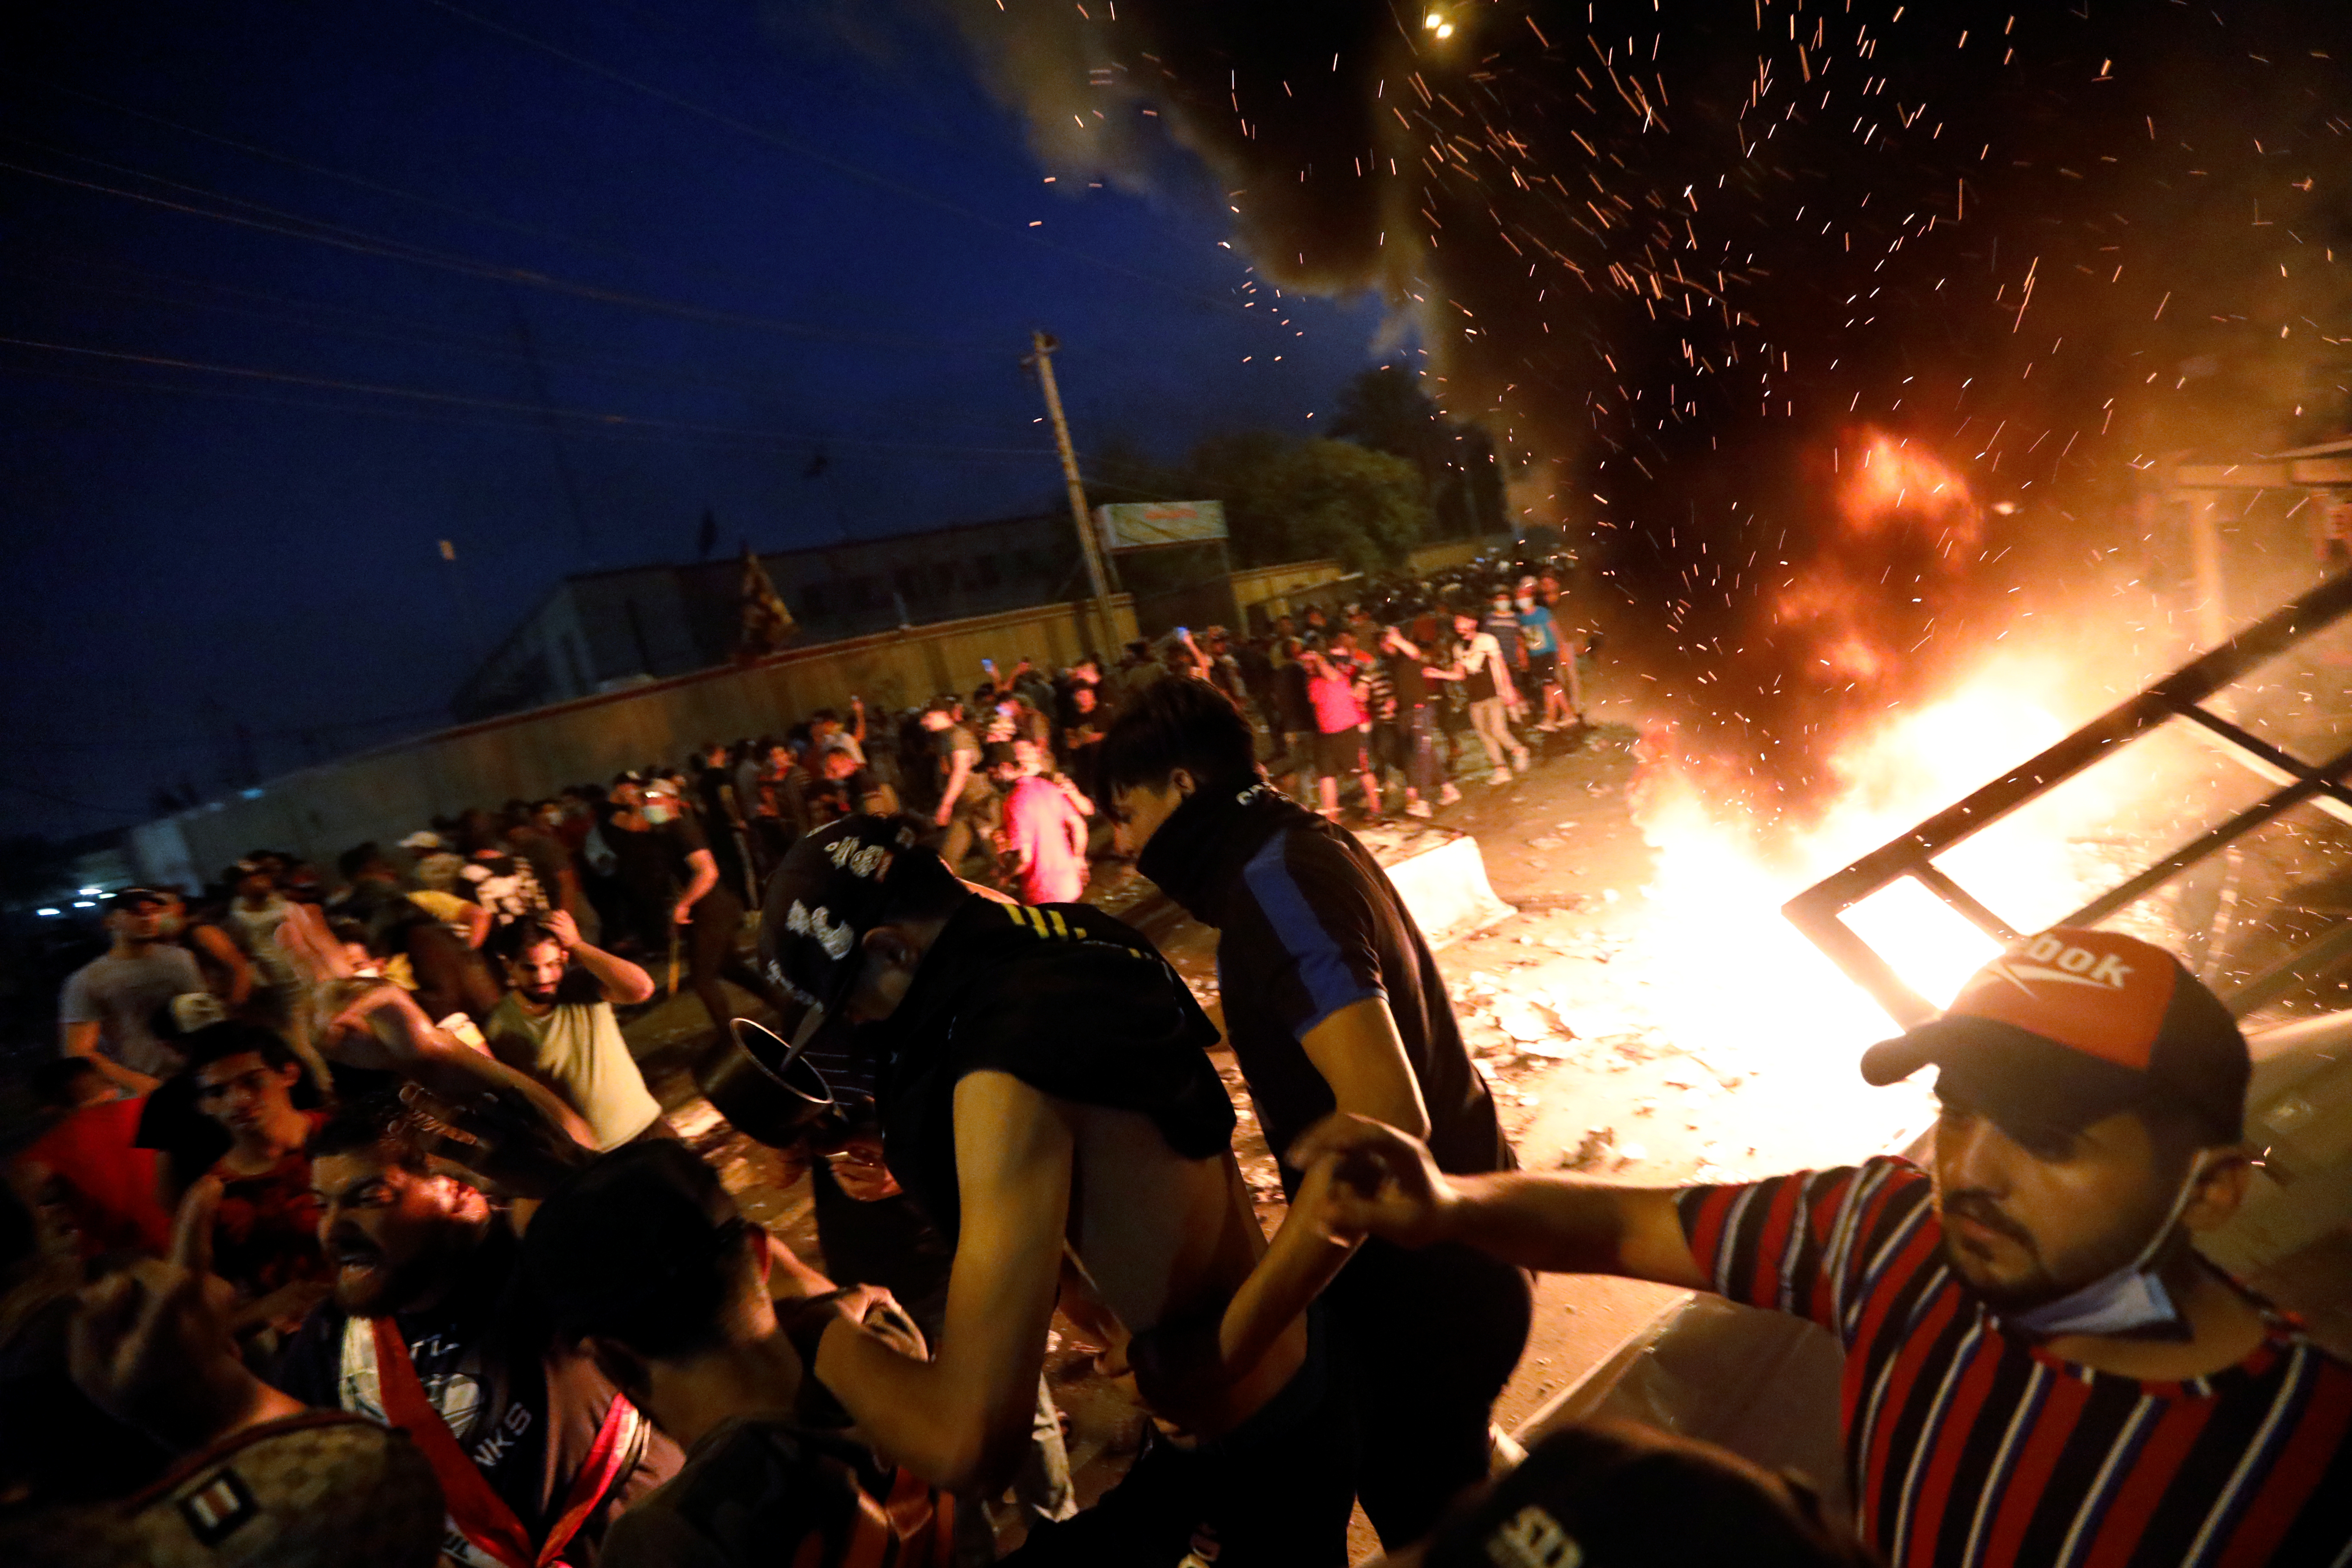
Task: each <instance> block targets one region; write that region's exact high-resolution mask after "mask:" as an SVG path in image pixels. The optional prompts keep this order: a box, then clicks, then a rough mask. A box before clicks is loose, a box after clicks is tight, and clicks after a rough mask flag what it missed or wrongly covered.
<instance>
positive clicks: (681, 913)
mask: <svg viewBox="0 0 2352 1568" xmlns="http://www.w3.org/2000/svg"><path fill="white" fill-rule="evenodd" d="M669 918H670V921H671V922H672V923H673V924H676V925H682V926H690V925H692V924H693V923H694V906H693V905H692V904H680V905H678V906H677V908H676V909H674V910H670V912H669Z"/></svg>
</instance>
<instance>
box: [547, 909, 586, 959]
mask: <svg viewBox="0 0 2352 1568" xmlns="http://www.w3.org/2000/svg"><path fill="white" fill-rule="evenodd" d="M539 923H540V924H541V926H542V927H544V928H545V929H546V931H547V934H548V935H550V936H551V937H553V938H554V939H555V940H556V941H557V942H559V943H561V944H562V948H563V951H564V952H571V951H572V949H573V948H575V947H578V946H579V945H580V924H579V922H578V921H574V920H573V919H572V912H571V911H570V910H548V911H547V913H546V914H544V915H542V916H541V917H540V922H539Z"/></svg>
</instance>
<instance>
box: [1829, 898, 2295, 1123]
mask: <svg viewBox="0 0 2352 1568" xmlns="http://www.w3.org/2000/svg"><path fill="white" fill-rule="evenodd" d="M1931 1064H1932V1065H1934V1066H1936V1067H1937V1068H1941V1069H1942V1076H1941V1077H1940V1078H1939V1079H1937V1092H1938V1093H1939V1094H1945V1095H1953V1094H1957V1095H1958V1096H1959V1097H1960V1098H1961V1099H1962V1100H1964V1101H1965V1102H1967V1103H1969V1104H1970V1105H1973V1106H1975V1107H1977V1108H1978V1109H1980V1110H1984V1111H1985V1112H1986V1113H1987V1114H1989V1115H1990V1116H1991V1117H1992V1119H1993V1120H1994V1121H1996V1122H1998V1123H2000V1126H2001V1127H2002V1128H2003V1129H2005V1130H2009V1131H2011V1133H2012V1135H2014V1134H2015V1131H2016V1130H2018V1129H2028V1130H2032V1129H2045V1128H2049V1127H2053V1126H2055V1127H2065V1128H2080V1127H2087V1126H2089V1125H2090V1124H2091V1123H2092V1122H2094V1121H2098V1120H2099V1119H2100V1118H2102V1117H2104V1116H2109V1115H2113V1114H2114V1113H2116V1111H2119V1110H2128V1109H2130V1108H2131V1107H2133V1106H2137V1105H2141V1104H2145V1103H2148V1102H2151V1101H2159V1102H2164V1103H2168V1104H2171V1105H2174V1106H2177V1107H2179V1108H2181V1109H2184V1110H2191V1111H2193V1112H2195V1113H2196V1114H2197V1116H2198V1117H2199V1119H2200V1121H2202V1122H2203V1123H2204V1125H2205V1126H2206V1128H2207V1129H2208V1130H2209V1131H2210V1136H2211V1138H2212V1140H2213V1142H2218V1143H2226V1142H2235V1141H2237V1139H2239V1138H2240V1137H2241V1136H2242V1134H2243V1131H2244V1110H2245V1098H2246V1081H2247V1078H2248V1075H2249V1073H2250V1072H2251V1070H2252V1064H2251V1062H2250V1061H2249V1059H2248V1057H2247V1053H2246V1040H2245V1037H2244V1036H2243V1035H2242V1034H2241V1033H2240V1032H2239V1029H2238V1023H2237V1020H2236V1019H2235V1018H2233V1017H2231V1015H2230V1010H2229V1008H2228V1007H2227V1006H2226V1005H2223V1003H2222V1001H2221V998H2220V997H2219V996H2216V995H2215V994H2213V993H2212V992H2211V991H2210V990H2209V989H2207V988H2206V986H2204V985H2203V984H2200V982H2199V981H2198V979H2197V977H2196V976H2195V975H2193V974H2191V973H2189V972H2188V971H2187V970H2185V969H2183V968H2182V967H2181V966H2180V962H2179V960H2178V959H2176V958H2174V957H2173V956H2172V954H2170V953H2168V952H2165V951H2164V949H2162V948H2160V947H2156V946H2153V945H2151V944H2150V943H2147V942H2141V941H2140V940H2139V939H2137V937H2128V936H2125V935H2123V934H2122V933H2120V932H2118V931H2093V930H2090V929H2087V928H2084V927H2077V926H2059V927H2054V928H2053V929H2052V930H2049V931H2042V932H2040V933H2038V934H2036V935H2033V936H2030V937H2025V938H2022V939H2021V940H2020V941H2018V942H2012V943H2011V945H2010V948H2009V951H2008V952H2004V953H2002V954H2001V955H2000V957H1999V958H1996V959H1994V960H1993V961H1992V962H1991V963H1988V964H1986V965H1985V966H1984V967H1983V968H1982V969H1979V970H1978V971H1977V972H1976V973H1975V974H1973V975H1971V976H1970V977H1969V983H1968V984H1966V985H1963V986H1962V987H1960V994H1958V996H1955V997H1954V998H1952V1005H1950V1006H1949V1007H1948V1008H1946V1009H1945V1010H1944V1014H1943V1016H1941V1017H1939V1018H1937V1019H1935V1020H1934V1021H1932V1022H1930V1023H1927V1024H1923V1025H1921V1026H1918V1027H1917V1028H1915V1029H1912V1030H1910V1031H1909V1032H1908V1033H1906V1034H1905V1035H1903V1036H1902V1037H1900V1038H1897V1039H1892V1040H1882V1041H1880V1042H1879V1043H1878V1044H1877V1045H1875V1046H1873V1047H1870V1049H1868V1050H1867V1051H1864V1053H1863V1057H1862V1076H1863V1078H1864V1079H1865V1080H1867V1081H1868V1082H1871V1083H1875V1084H1887V1083H1894V1082H1895V1081H1896V1080H1898V1079H1905V1078H1908V1077H1909V1076H1910V1075H1911V1074H1912V1073H1914V1072H1916V1071H1917V1070H1918V1069H1919V1068H1923V1067H1927V1066H1929V1065H1931Z"/></svg>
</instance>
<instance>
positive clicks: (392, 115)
mask: <svg viewBox="0 0 2352 1568" xmlns="http://www.w3.org/2000/svg"><path fill="white" fill-rule="evenodd" d="M34 9H36V8H30V7H28V8H26V10H25V11H20V12H17V13H16V16H15V20H14V21H12V22H11V23H10V24H9V27H10V32H9V34H8V43H7V46H6V47H5V50H0V71H5V75H0V81H5V111H0V164H5V165H6V167H0V192H5V198H0V199H5V206H0V213H5V230H0V234H5V238H0V258H5V260H0V266H5V288H0V337H5V338H8V339H12V340H16V342H9V343H5V344H0V400H5V403H0V432H5V433H0V443H5V446H4V447H0V451H5V458H0V462H5V478H0V495H5V506H6V508H7V518H8V526H7V537H8V540H9V542H10V550H9V555H10V561H9V567H10V569H9V570H8V571H7V572H6V573H5V574H0V626H5V636H6V637H7V639H8V640H7V644H6V647H7V662H8V667H9V668H11V669H12V670H13V671H14V672H16V673H15V679H12V680H11V681H10V682H9V683H8V686H7V690H6V696H5V700H0V703H4V705H0V742H5V763H0V792H5V795H0V812H5V818H6V819H7V820H9V821H11V822H12V823H13V824H14V825H15V826H16V830H18V831H25V830H46V831H62V832H80V831H89V830H91V829H94V828H99V827H104V826H119V825H121V824H123V823H125V822H129V821H132V820H137V819H138V818H140V817H143V816H146V815H148V811H147V809H146V808H147V803H148V800H149V798H150V795H151V793H152V789H153V788H154V786H155V785H157V784H163V783H167V782H177V781H178V780H180V779H181V778H182V777H183V776H185V777H186V778H187V779H189V780H191V781H192V782H194V784H196V785H197V786H198V787H199V788H200V789H205V790H208V791H209V790H214V789H216V787H217V785H218V782H219V780H220V777H221V775H222V772H223V769H224V766H225V765H226V764H228V763H231V762H232V760H233V759H234V757H235V755H236V751H235V744H234V740H233V735H234V727H235V726H236V725H237V724H239V723H242V724H244V725H246V726H247V727H248V728H249V729H250V730H251V731H253V732H254V733H255V734H256V736H257V745H256V750H257V753H258V756H257V761H258V762H259V764H260V766H261V768H262V770H263V771H264V772H265V773H267V772H272V771H278V770H282V769H284V768H287V767H290V766H294V765H297V764H299V763H301V762H302V761H304V760H306V759H307V758H308V757H309V756H310V755H313V754H320V753H323V752H332V751H334V750H337V749H341V748H344V747H347V746H349V745H351V744H352V743H355V742H363V741H370V740H375V739H379V738H383V737H386V736H390V735H396V734H399V733H403V732H408V731H415V730H419V729H425V728H430V727H432V726H433V724H434V723H435V722H436V721H438V719H439V717H440V715H441V714H443V713H444V712H445V711H446V709H445V704H446V700H447V698H448V695H449V693H450V692H451V690H453V689H455V687H456V686H457V683H458V681H459V680H460V679H462V678H463V677H464V675H465V674H466V673H467V671H468V670H469V669H470V668H471V667H472V665H473V664H474V662H475V661H476V660H477V659H478V658H479V657H480V656H481V655H482V654H483V653H485V652H486V651H487V650H488V647H489V646H490V645H491V644H492V642H493V641H494V640H495V639H496V638H497V637H499V636H501V635H503V633H504V631H505V629H506V628H507V627H508V626H510V625H511V624H512V623H513V621H514V620H515V619H516V618H518V617H519V616H521V615H523V614H524V613H526V612H527V611H528V610H529V609H530V606H531V605H532V604H533V603H535V602H536V601H537V600H538V599H539V598H540V596H541V595H543V594H544V593H545V592H546V591H547V590H548V588H549V587H550V586H551V584H552V583H553V582H554V581H555V580H556V579H557V578H559V577H560V576H562V574H566V573H571V572H576V571H580V570H583V569H587V568H592V567H598V566H617V565H624V564H631V563H642V562H649V561H680V560H691V559H693V558H694V553H695V542H696V535H697V531H698V528H699V525H700V521H701V517H702V514H703V511H704V510H705V509H706V508H708V509H710V510H713V511H715V513H716V514H717V518H718V521H719V534H720V545H719V550H720V552H731V551H733V550H734V549H735V548H736V547H737V542H738V541H739V539H741V538H744V537H748V538H749V539H750V540H751V542H752V543H753V544H754V545H755V546H757V547H759V548H761V549H768V550H772V549H780V548H789V547H792V546H796V545H803V544H814V543H822V542H826V541H828V540H832V539H836V538H840V537H843V536H844V535H845V534H847V535H850V536H856V537H866V536H875V535H880V534H885V533H889V532H897V531H906V530H908V529H915V528H927V527H934V526H940V525H943V524H948V523H953V522H959V521H975V520H979V519H983V518H987V517H992V516H1001V515H1006V514H1009V513H1013V512H1018V511H1022V510H1029V509H1032V508H1036V507H1043V506H1053V505H1058V504H1062V502H1061V489H1060V482H1059V474H1058V470H1057V468H1056V467H1055V459H1054V458H1053V456H1052V450H1051V446H1050V441H1049V439H1048V437H1046V436H1045V431H1044V427H1043V426H1040V425H1039V424H1037V423H1036V420H1037V418H1038V416H1039V415H1040V414H1041V412H1042V409H1041V408H1040V406H1039V403H1038V398H1037V394H1036V391H1035V388H1034V382H1033V381H1032V380H1031V379H1030V378H1029V376H1028V375H1027V373H1025V372H1024V371H1023V370H1022V369H1021V367H1020V364H1019V360H1020V357H1021V356H1022V355H1023V354H1024V353H1025V352H1026V351H1027V347H1028V333H1029V331H1030V329H1031V328H1032V327H1033V326H1045V327H1047V328H1049V329H1050V330H1051V331H1054V332H1055V333H1056V334H1057V335H1058V336H1059V337H1060V338H1061V340H1062V342H1063V344H1064V350H1063V353H1062V355H1061V357H1060V359H1059V361H1058V363H1059V366H1060V370H1061V376H1062V384H1063V388H1064V396H1065V398H1066V401H1067V403H1068V405H1069V411H1070V416H1071V420H1072V423H1073V426H1074V427H1075V430H1076V436H1077V438H1078V441H1079V443H1080V445H1081V446H1082V447H1098V446H1100V445H1102V444H1103V443H1104V442H1106V441H1107V440H1108V439H1110V438H1112V437H1127V438H1129V439H1130V440H1133V441H1137V442H1139V443H1140V444H1141V445H1142V446H1143V447H1146V448H1147V449H1149V450H1151V451H1153V452H1154V453H1155V454H1157V455H1160V456H1165V457H1171V458H1172V457H1174V456H1176V455H1178V454H1179V453H1180V452H1181V448H1182V447H1184V446H1186V445H1187V444H1189V442H1190V441H1192V439H1194V438H1196V437H1199V436H1201V435H1204V434H1207V433H1209V432H1211V431H1213V430H1214V429H1218V428H1223V427H1229V426H1253V425H1266V426H1273V427H1275V428H1278V429H1284V430H1295V431H1298V432H1301V433H1305V432H1307V431H1310V430H1311V429H1312V427H1313V426H1312V425H1311V424H1310V423H1309V422H1307V420H1306V418H1305V416H1306V415H1307V413H1308V412H1309V411H1310V410H1321V411H1323V413H1324V416H1325V417H1326V418H1328V416H1329V414H1328V411H1329V409H1330V406H1331V400H1332V398H1333V396H1334V395H1335V394H1336V390H1337V388H1338V387H1339V384H1341V383H1342V382H1343V381H1344V380H1345V379H1346V378H1347V377H1348V376H1349V375H1351V374H1354V373H1355V372H1356V371H1358V370H1360V368H1362V367H1363V366H1364V365H1365V364H1367V363H1372V362H1373V361H1374V360H1375V359H1376V358H1377V357H1378V355H1379V354H1380V353H1382V352H1383V351H1382V349H1381V346H1380V345H1379V339H1380V334H1381V322H1382V319H1383V312H1382V310H1381V308H1380V307H1379V306H1378V304H1377V302H1375V301H1371V300H1365V299H1362V298H1360V299H1359V300H1357V302H1355V303H1353V304H1332V303H1326V302H1322V301H1313V300H1309V301H1301V302H1300V303H1299V306H1298V308H1297V311H1296V315H1295V318H1294V321H1293V324H1292V325H1291V326H1288V327H1283V326H1279V325H1277V324H1276V322H1275V321H1271V320H1269V319H1268V314H1269V313H1268V312H1265V311H1261V310H1257V309H1255V308H1253V309H1248V310H1244V308H1243V305H1244V300H1247V299H1249V298H1251V296H1248V295H1244V294H1242V293H1240V292H1239V291H1238V290H1239V288H1240V286H1241V285H1242V284H1243V283H1244V281H1246V279H1247V276H1248V275H1247V273H1246V271H1245V268H1246V266H1247V263H1246V262H1245V261H1244V259H1242V258H1238V257H1237V256H1236V254H1235V253H1234V251H1233V250H1231V249H1229V248H1224V247H1221V246H1220V244H1219V242H1220V241H1221V240H1223V239H1224V238H1225V237H1227V235H1228V232H1229V231H1228V230H1227V229H1226V227H1225V226H1224V224H1223V222H1222V221H1221V219H1222V218H1223V216H1226V215H1224V213H1223V205H1222V204H1221V202H1220V201H1219V200H1218V198H1217V195H1216V192H1215V190H1214V188H1213V186H1212V185H1211V184H1210V183H1209V181H1208V176H1207V174H1205V172H1204V171H1202V170H1201V169H1199V168H1198V167H1197V165H1195V164H1193V163H1191V162H1190V161H1189V160H1187V159H1185V158H1183V157H1182V156H1181V155H1179V154H1177V153H1174V151H1173V150H1172V149H1166V150H1164V156H1162V157H1161V158H1160V169H1159V171H1158V177H1157V178H1156V179H1155V181H1154V184H1153V189H1152V191H1151V193H1150V194H1149V195H1129V194H1120V193H1118V191H1116V190H1112V189H1105V188H1092V189H1090V188H1089V183H1088V181H1087V179H1085V178H1083V177H1079V178H1066V179H1060V180H1056V181H1055V183H1053V184H1046V183H1045V174H1047V173H1049V172H1050V171H1049V170H1048V169H1046V168H1045V167H1042V166H1041V165H1040V164H1039V163H1038V162H1037V161H1036V159H1035V158H1034V156H1033V155H1032V153H1031V152H1030V150H1029V147H1028V144H1027V131H1026V128H1025V126H1024V123H1023V122H1022V121H1021V120H1020V118H1019V116H1018V115H1017V113H1016V112H1015V111H1013V110H1009V109H1007V108H1005V107H1003V106H1002V105H1000V104H999V103H997V102H996V101H995V100H992V97H991V96H990V94H989V92H988V89H987V88H986V87H985V86H984V85H983V84H982V81H981V80H980V79H979V78H978V77H977V76H976V74H975V72H974V70H973V68H972V65H971V59H970V58H969V57H968V56H967V54H966V52H965V48H964V46H963V44H962V42H961V39H960V38H959V37H958V36H957V35H956V34H955V33H954V31H953V30H952V28H950V27H949V26H945V25H944V24H943V23H942V22H941V20H940V18H939V17H937V16H935V15H931V14H929V13H918V12H915V11H913V10H908V11H898V10H894V9H893V8H892V7H890V6H887V5H858V4H846V3H845V4H842V5H838V6H832V7H828V6H825V5H766V6H751V5H730V4H721V3H718V0H684V3H671V4H665V5H660V6H653V5H628V4H622V3H618V0H587V3H585V4H582V5H548V4H533V3H530V0H520V3H519V0H478V6H477V5H471V4H469V5H467V6H466V7H465V8H463V9H460V8H458V7H457V6H454V5H438V4H435V3H433V0H364V3H362V4H360V5H351V6H302V5H292V4H287V3H278V0H229V3H227V4H221V5H205V6H193V5H130V6H120V7H39V8H37V9H38V10H39V11H41V12H44V13H46V16H42V17H41V18H39V20H38V22H37V23H36V21H35V19H34V18H33V17H31V16H28V15H27V12H30V11H32V10H34ZM34 26H40V27H43V28H46V29H47V30H46V31H32V30H29V29H31V28H33V27H34ZM518 35H520V37H518ZM526 38H528V39H530V40H532V41H528V42H527V41H525V39H526ZM556 50H561V51H562V52H563V53H564V54H568V55H571V56H573V57H576V58H575V59H565V58H560V57H559V56H558V55H557V54H556V53H554V52H553V51H556ZM583 62H584V63H583ZM616 77H625V78H626V79H627V81H626V82H624V81H622V80H619V79H616ZM632 83H634V84H635V85H630V84H632ZM189 209H193V211H191V210H189ZM199 214H202V215H210V216H197V215H199ZM1037 220H1042V226H1033V224H1034V223H1036V222H1037ZM1302 331H1303V332H1304V334H1305V335H1303V336H1299V335H1295V334H1297V333H1299V332H1302ZM32 343H40V344H48V345H55V346H54V347H50V348H36V347H31V346H26V345H28V344H32ZM526 343H528V345H529V352H527V351H526ZM67 350H71V351H79V352H63V351H67ZM534 355H535V357H534ZM1276 356H1280V357H1279V358H1278V359H1277V357H1276ZM1245 357H1246V363H1244V361H1245ZM157 361H174V362H181V363H180V364H176V365H175V364H164V363H155V362H157ZM198 364H201V365H207V366H217V367H224V368H223V369H221V370H197V369H193V368H184V367H185V366H191V365H198ZM229 368H234V369H235V370H236V371H242V372H258V373H267V376H263V375H245V374H226V370H227V369H229ZM270 378H282V379H270ZM362 388H375V389H380V390H372V391H371V390H362ZM541 410H546V411H547V412H541ZM820 453H822V454H823V455H824V459H825V461H824V466H823V469H822V472H821V473H819V474H818V475H817V476H816V477H815V478H813V479H812V478H806V477H804V476H806V475H807V474H808V472H809V470H810V469H811V468H812V467H813V466H814V459H815V458H816V457H817V455H818V454H820ZM1105 477H1106V478H1108V476H1105ZM1103 494H1104V496H1105V498H1106V499H1117V498H1116V496H1115V495H1113V494H1112V493H1111V492H1110V491H1109V490H1108V489H1105V490H1104V492H1103ZM444 539H446V540H449V541H450V542H452V543H453V544H454V545H455V547H456V549H457V563H456V564H455V565H454V567H453V566H452V565H450V564H448V563H445V562H444V561H443V560H442V558H441V555H440V552H439V547H438V542H439V541H441V540H444ZM67 803H73V804H70V805H68V804H67Z"/></svg>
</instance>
